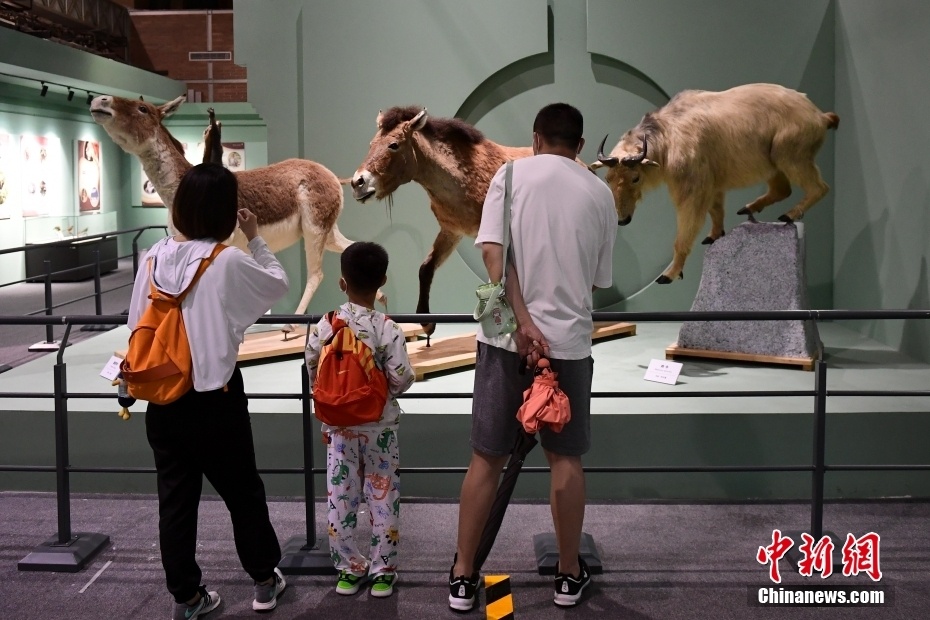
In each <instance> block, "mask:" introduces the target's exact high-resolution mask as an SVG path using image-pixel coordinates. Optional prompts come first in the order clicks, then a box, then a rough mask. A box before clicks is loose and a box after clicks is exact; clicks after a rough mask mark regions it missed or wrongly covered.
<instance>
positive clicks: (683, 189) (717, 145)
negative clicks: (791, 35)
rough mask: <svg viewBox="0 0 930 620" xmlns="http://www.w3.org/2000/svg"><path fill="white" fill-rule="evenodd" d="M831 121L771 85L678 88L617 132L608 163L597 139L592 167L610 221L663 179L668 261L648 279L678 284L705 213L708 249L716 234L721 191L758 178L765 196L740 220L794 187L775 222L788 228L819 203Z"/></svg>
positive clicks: (835, 120)
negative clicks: (672, 228) (607, 195)
mask: <svg viewBox="0 0 930 620" xmlns="http://www.w3.org/2000/svg"><path fill="white" fill-rule="evenodd" d="M839 122H840V118H839V117H838V116H837V115H836V114H834V113H833V112H827V113H824V112H821V111H820V110H819V109H818V108H817V107H816V106H815V105H814V104H813V103H811V101H810V100H809V99H808V98H807V97H806V96H805V95H803V94H802V93H799V92H797V91H794V90H791V89H788V88H784V87H782V86H778V85H775V84H747V85H744V86H737V87H735V88H731V89H730V90H726V91H723V92H710V91H700V90H687V91H683V92H681V93H679V94H677V95H675V96H674V97H673V98H672V100H671V101H669V102H668V104H666V105H665V106H664V107H662V108H660V109H658V110H656V111H654V112H650V113H649V114H646V116H644V117H643V120H641V121H640V122H639V124H638V125H636V127H633V128H632V129H630V130H629V131H628V132H626V133H625V134H624V135H623V137H622V138H621V139H620V141H619V142H618V143H617V145H616V146H615V147H614V148H613V150H612V151H611V153H610V156H609V157H605V156H604V143H605V142H606V141H607V137H606V136H605V137H604V141H602V142H601V147H600V149H599V150H598V155H597V159H598V161H597V162H595V163H593V164H591V166H590V168H591V169H592V170H594V169H596V168H599V167H601V166H607V167H608V168H609V169H608V171H607V177H606V180H607V184H608V185H609V186H610V189H611V192H613V195H614V201H615V202H616V206H617V213H618V214H619V217H620V222H619V223H620V225H621V226H625V225H626V224H629V223H630V221H631V220H632V218H633V212H634V211H635V210H636V203H637V202H639V200H640V198H642V195H643V192H644V191H647V190H650V189H653V188H655V187H656V186H658V185H660V184H662V183H663V182H664V183H666V184H667V185H668V190H669V194H670V195H671V198H672V201H673V202H674V203H675V210H676V215H677V222H678V232H677V236H676V238H675V244H674V257H673V259H672V263H671V264H670V265H669V266H668V268H667V269H666V270H665V271H664V272H663V273H662V275H660V276H659V277H658V278H657V279H656V282H658V283H659V284H667V283H669V282H671V281H672V280H673V279H675V278H681V277H684V273H683V268H684V265H685V260H686V259H687V257H688V254H689V253H690V251H691V247H692V246H693V245H694V240H695V239H696V238H697V235H698V233H699V232H700V229H701V227H702V226H703V224H704V221H705V219H706V217H707V215H708V214H709V215H710V220H711V231H710V235H709V236H708V237H707V238H706V239H704V241H703V243H705V244H708V243H713V242H714V241H716V240H717V239H719V238H720V237H721V236H723V234H724V230H723V199H724V193H725V192H726V191H727V190H729V189H734V188H738V187H748V186H750V185H753V184H756V183H759V182H762V181H765V182H766V183H768V191H767V192H766V193H765V194H763V195H762V196H760V197H758V198H756V199H755V200H754V201H752V202H751V203H749V204H748V205H746V206H745V207H743V208H742V209H740V210H739V211H738V213H739V214H740V215H748V216H749V217H750V219H753V216H754V215H755V214H756V213H759V212H760V211H762V209H764V208H765V207H767V206H769V205H771V204H773V203H776V202H778V201H780V200H784V199H785V198H787V197H788V196H789V195H790V194H791V185H792V184H794V185H797V186H798V187H800V188H801V189H802V190H803V191H804V196H803V198H802V199H801V201H800V202H799V203H798V204H797V205H795V207H794V208H792V209H791V210H789V211H788V212H786V213H785V214H783V215H781V216H780V217H779V218H778V219H779V220H781V221H783V222H786V223H790V222H795V221H797V220H800V219H801V218H802V217H803V216H804V213H805V212H806V211H807V210H808V209H810V208H811V206H813V205H814V203H816V202H817V201H818V200H820V199H821V198H823V197H824V196H825V195H826V194H827V192H828V191H829V190H830V187H829V186H828V185H827V184H826V183H824V181H823V178H822V177H821V176H820V170H819V169H818V168H817V165H816V164H815V163H814V158H815V157H816V155H817V152H818V151H819V150H820V147H821V145H822V144H823V141H824V138H825V137H826V132H827V129H835V128H836V127H837V126H838V125H839Z"/></svg>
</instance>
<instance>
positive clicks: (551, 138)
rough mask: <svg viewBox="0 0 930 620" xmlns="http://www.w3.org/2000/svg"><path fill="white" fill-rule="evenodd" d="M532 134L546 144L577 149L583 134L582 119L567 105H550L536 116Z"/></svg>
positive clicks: (579, 114)
mask: <svg viewBox="0 0 930 620" xmlns="http://www.w3.org/2000/svg"><path fill="white" fill-rule="evenodd" d="M533 132H534V133H538V134H539V135H540V136H542V137H543V139H544V140H545V141H546V143H547V144H551V145H553V146H562V147H565V148H570V149H573V148H577V146H578V143H579V142H581V136H582V135H583V134H584V118H583V117H582V116H581V112H579V111H578V109H577V108H574V107H572V106H570V105H568V104H567V103H550V104H549V105H547V106H546V107H544V108H543V109H541V110H540V111H539V112H538V113H537V114H536V120H535V121H534V122H533Z"/></svg>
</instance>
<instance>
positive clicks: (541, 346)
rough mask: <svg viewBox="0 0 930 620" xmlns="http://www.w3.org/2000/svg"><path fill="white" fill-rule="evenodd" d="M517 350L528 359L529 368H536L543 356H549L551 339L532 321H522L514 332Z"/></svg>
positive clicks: (522, 356)
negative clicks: (547, 338)
mask: <svg viewBox="0 0 930 620" xmlns="http://www.w3.org/2000/svg"><path fill="white" fill-rule="evenodd" d="M513 338H514V342H516V344H517V352H518V353H519V354H520V357H521V358H524V359H525V360H526V365H527V367H528V368H531V369H532V368H536V364H537V362H539V359H540V358H542V357H549V341H548V340H546V337H545V336H543V334H542V332H541V331H539V328H538V327H536V324H535V323H533V322H532V321H528V322H525V323H521V324H520V327H518V328H517V331H516V332H514V334H513Z"/></svg>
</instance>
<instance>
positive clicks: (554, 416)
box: [517, 358, 572, 435]
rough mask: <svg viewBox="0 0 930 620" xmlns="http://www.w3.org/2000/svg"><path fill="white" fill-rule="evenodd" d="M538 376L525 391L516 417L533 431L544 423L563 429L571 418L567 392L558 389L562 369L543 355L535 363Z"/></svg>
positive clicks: (533, 432) (526, 429) (526, 428)
mask: <svg viewBox="0 0 930 620" xmlns="http://www.w3.org/2000/svg"><path fill="white" fill-rule="evenodd" d="M535 374H536V377H535V378H534V379H533V384H532V385H531V386H530V388H529V389H528V390H526V391H525V392H523V405H522V406H521V407H520V409H519V410H518V411H517V419H518V420H520V423H521V424H523V430H525V431H526V432H527V433H529V434H531V435H533V434H535V433H536V431H538V430H539V429H540V427H541V426H542V425H544V424H546V425H548V426H549V428H551V429H552V430H553V431H554V432H556V433H558V432H561V430H562V427H563V426H565V425H566V424H567V423H568V421H569V420H571V419H572V412H571V407H570V406H569V403H568V396H566V395H565V392H563V391H562V390H560V389H559V382H558V381H557V378H558V376H559V373H557V372H552V370H551V369H550V368H549V360H547V359H546V358H542V359H540V360H539V363H538V364H536V373H535Z"/></svg>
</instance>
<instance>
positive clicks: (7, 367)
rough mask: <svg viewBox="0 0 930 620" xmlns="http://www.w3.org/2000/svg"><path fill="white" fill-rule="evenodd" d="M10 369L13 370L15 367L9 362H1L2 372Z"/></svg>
mask: <svg viewBox="0 0 930 620" xmlns="http://www.w3.org/2000/svg"><path fill="white" fill-rule="evenodd" d="M8 370H13V367H12V366H10V365H9V364H0V373H4V372H6V371H8Z"/></svg>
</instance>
